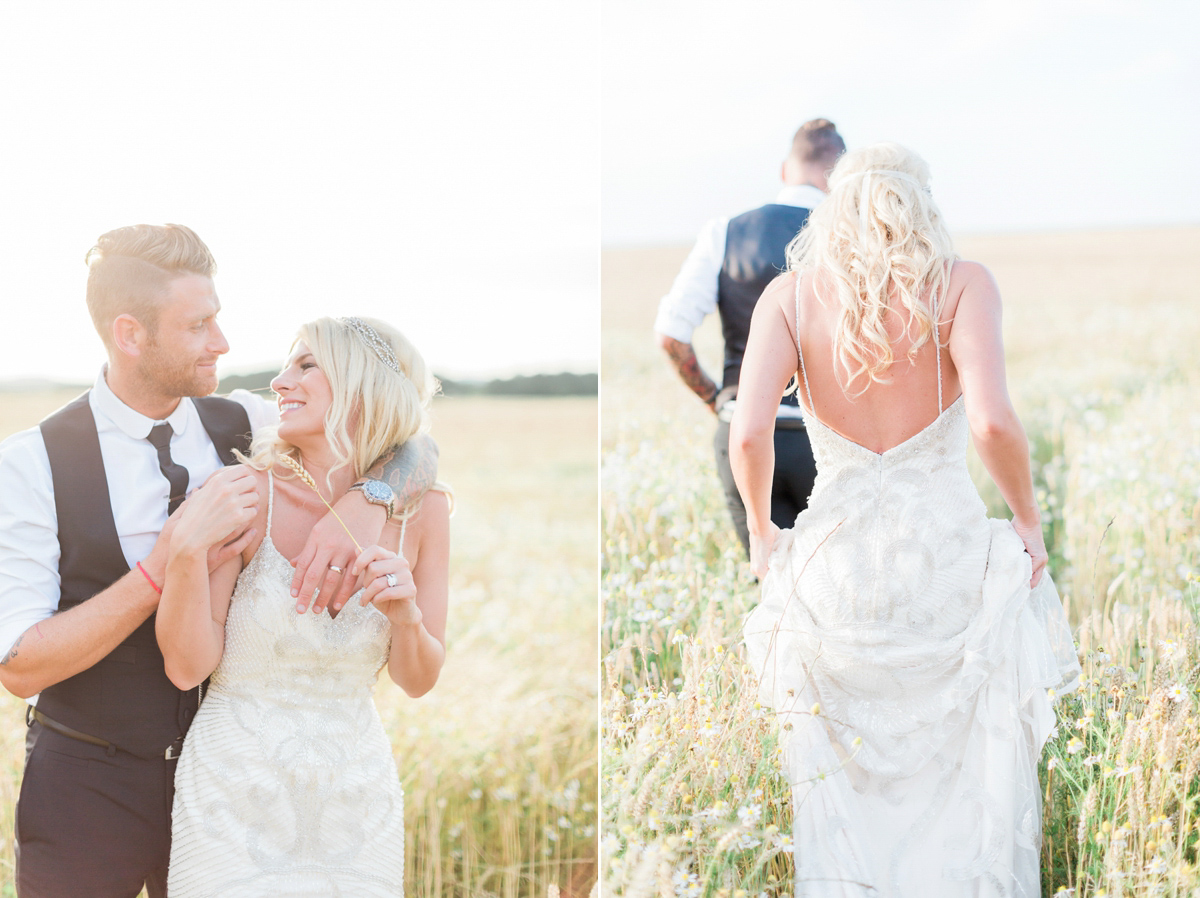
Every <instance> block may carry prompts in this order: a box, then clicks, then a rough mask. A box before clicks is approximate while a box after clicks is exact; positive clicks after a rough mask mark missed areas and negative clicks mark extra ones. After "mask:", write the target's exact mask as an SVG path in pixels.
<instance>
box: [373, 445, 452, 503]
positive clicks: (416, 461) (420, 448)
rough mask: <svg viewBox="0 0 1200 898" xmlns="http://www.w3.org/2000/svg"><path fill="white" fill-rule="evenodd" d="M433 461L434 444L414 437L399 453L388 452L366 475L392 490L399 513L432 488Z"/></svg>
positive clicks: (434, 473)
mask: <svg viewBox="0 0 1200 898" xmlns="http://www.w3.org/2000/svg"><path fill="white" fill-rule="evenodd" d="M437 462H438V451H437V444H436V443H435V442H434V441H433V440H432V439H430V438H429V437H428V436H423V435H421V436H416V437H413V438H412V439H411V440H409V441H408V442H407V443H405V444H404V445H403V446H401V447H400V449H399V451H397V450H396V449H389V450H388V451H387V452H386V453H385V454H384V455H383V456H382V457H381V458H380V459H379V461H377V462H376V463H375V466H374V467H372V468H371V470H370V472H369V476H371V477H373V478H374V479H376V480H382V481H384V482H385V483H386V484H387V485H388V486H390V487H391V488H392V492H394V493H395V494H396V510H397V511H399V510H400V509H401V508H403V507H404V506H406V505H408V504H409V503H410V502H411V501H412V500H413V499H415V498H417V497H418V496H421V495H422V494H424V492H425V491H426V490H427V489H429V488H430V487H431V486H433V484H434V481H435V480H437Z"/></svg>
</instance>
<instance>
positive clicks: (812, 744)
mask: <svg viewBox="0 0 1200 898" xmlns="http://www.w3.org/2000/svg"><path fill="white" fill-rule="evenodd" d="M799 302H800V294H799V279H797V294H796V308H797V335H799V333H800V329H799ZM933 339H934V344H935V352H936V354H937V376H938V391H937V393H938V414H937V417H936V418H935V419H934V420H933V422H932V423H930V424H929V425H928V426H927V427H925V428H924V429H923V430H922V431H920V432H919V433H917V434H916V435H914V436H913V437H911V438H909V439H907V440H905V441H904V442H902V443H900V444H899V445H897V446H895V447H893V448H891V449H888V450H886V451H884V452H881V453H877V452H873V451H871V450H869V449H867V448H865V447H863V446H860V445H858V444H857V443H854V442H853V441H851V440H849V439H847V438H846V437H843V436H841V435H839V434H838V433H836V432H835V431H833V430H832V429H830V428H829V427H827V426H826V425H825V424H823V423H822V422H821V421H820V419H819V418H818V417H817V410H816V407H815V406H814V405H813V401H812V391H811V390H810V389H809V385H808V374H807V372H806V371H805V369H804V353H803V350H801V351H800V353H799V359H798V361H799V373H800V377H801V379H802V381H803V383H804V389H805V392H806V393H807V394H808V409H807V410H805V413H804V417H805V420H806V422H807V426H808V433H809V437H810V439H811V442H812V447H813V453H814V455H815V457H816V462H817V479H816V483H815V485H814V488H813V493H812V497H811V498H810V499H809V504H808V508H807V509H805V510H804V511H802V512H801V513H800V514H799V515H798V516H797V518H796V522H795V525H794V527H793V528H792V529H790V530H784V531H782V532H781V533H780V535H779V537H778V540H777V541H776V543H775V546H774V548H773V551H772V553H771V557H770V563H769V570H768V573H767V575H766V576H765V577H764V579H763V582H762V600H761V603H760V604H759V605H758V606H757V607H756V608H755V609H754V610H753V611H752V612H751V613H750V615H749V616H748V618H747V620H746V623H745V627H744V637H745V642H746V648H747V654H748V658H749V661H750V664H751V666H752V668H753V670H754V672H755V674H756V675H757V677H758V680H759V688H760V692H761V698H762V700H763V702H764V703H765V704H768V705H770V706H771V707H772V708H773V709H774V710H775V712H776V714H777V715H778V718H779V722H780V724H781V726H782V730H781V737H780V738H781V741H782V743H783V746H784V753H783V757H784V766H785V774H786V776H787V778H788V780H789V782H790V783H791V786H792V795H793V805H794V811H795V814H794V827H793V844H794V857H795V867H796V894H797V895H798V896H813V898H816V896H820V898H863V896H868V895H869V896H888V898H934V896H997V898H999V896H1005V898H1011V896H1020V898H1037V896H1039V895H1040V894H1041V887H1040V874H1039V855H1040V832H1041V803H1040V791H1039V788H1038V781H1037V760H1038V756H1039V755H1040V753H1041V749H1042V746H1043V745H1044V743H1045V741H1046V738H1047V736H1048V734H1049V732H1050V730H1051V729H1052V727H1053V726H1054V712H1053V709H1052V707H1051V700H1050V698H1049V697H1048V695H1047V692H1046V690H1047V689H1048V688H1049V689H1054V690H1056V691H1057V692H1058V693H1060V694H1061V693H1063V692H1066V691H1069V690H1071V689H1074V688H1077V686H1078V681H1079V675H1080V669H1079V662H1078V659H1077V657H1076V653H1075V647H1074V643H1073V642H1072V639H1071V633H1070V629H1069V626H1068V624H1067V620H1066V615H1065V614H1064V612H1063V609H1062V604H1061V602H1060V601H1059V597H1058V593H1057V592H1056V590H1055V588H1054V584H1053V582H1052V580H1051V578H1050V575H1049V573H1048V572H1046V573H1044V574H1043V576H1042V579H1041V581H1040V582H1039V584H1038V586H1037V587H1035V588H1033V589H1030V586H1029V580H1030V572H1031V562H1030V558H1029V555H1028V554H1027V553H1026V552H1025V548H1024V544H1023V543H1022V541H1021V539H1020V537H1019V536H1018V535H1017V533H1016V531H1015V530H1014V529H1013V527H1012V525H1011V524H1010V523H1009V522H1008V521H1002V520H992V519H989V518H988V517H987V515H986V512H985V508H984V504H983V501H982V500H981V499H980V497H979V494H978V492H977V491H976V489H975V486H974V484H973V483H972V481H971V478H970V475H969V473H968V470H967V463H966V451H967V434H968V432H967V419H966V412H965V410H964V406H963V399H962V397H961V396H960V397H959V398H958V399H957V400H956V401H955V402H953V403H951V405H950V406H949V407H948V408H945V409H943V407H942V383H941V380H942V371H941V352H942V347H941V345H940V343H939V341H938V332H937V324H936V321H935V323H934V332H933ZM797 344H799V340H797Z"/></svg>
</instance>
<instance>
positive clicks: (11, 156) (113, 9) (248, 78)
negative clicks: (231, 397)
mask: <svg viewBox="0 0 1200 898" xmlns="http://www.w3.org/2000/svg"><path fill="white" fill-rule="evenodd" d="M598 22H599V9H598V6H597V5H596V4H588V3H562V2H557V0H506V2H504V3H495V2H491V0H474V2H462V0H459V2H454V3H417V2H403V3H401V2H347V0H340V2H337V3H333V2H317V3H314V2H307V0H286V2H283V0H256V2H252V3H247V2H241V0H238V2H217V0H206V2H180V3H161V2H131V0H105V2H103V3H78V2H67V0H39V2H37V3H4V4H3V5H0V84H3V85H4V89H3V90H2V91H0V122H2V123H3V129H4V135H5V138H4V149H3V154H2V158H3V164H2V165H0V325H2V326H0V334H3V337H4V341H3V344H2V346H3V350H2V351H0V380H3V379H8V378H13V377H25V376H41V377H53V378H57V379H61V380H81V381H84V382H86V381H90V380H91V379H92V378H93V377H94V376H95V373H96V371H97V370H98V368H99V364H100V362H101V361H102V359H103V350H102V347H101V344H100V342H99V338H98V337H97V336H96V334H95V332H94V331H93V330H92V327H91V323H90V319H89V318H88V316H87V312H86V308H85V305H84V284H85V281H86V276H87V270H86V268H85V266H84V264H83V257H84V253H85V252H86V251H87V250H88V248H89V247H91V246H92V244H93V243H94V242H95V239H96V237H98V236H99V235H100V234H101V233H103V232H105V231H107V230H110V229H112V228H115V227H119V226H122V225H127V224H135V223H138V222H151V223H162V222H179V223H182V224H186V225H189V226H191V227H192V228H194V229H195V230H196V231H197V232H198V233H199V234H200V236H201V237H202V238H203V239H204V240H205V242H206V243H208V245H209V247H210V248H211V249H212V250H213V253H214V254H215V255H216V258H217V262H218V265H219V271H218V274H217V278H216V284H217V291H218V293H219V295H220V297H221V301H222V303H223V306H224V309H223V311H222V313H221V322H222V325H223V327H224V329H225V332H226V335H227V336H228V337H229V340H230V343H231V344H232V351H231V352H230V353H229V354H228V355H227V356H226V357H225V359H226V364H225V365H224V370H225V371H242V370H254V369H257V368H262V367H268V366H271V365H274V364H276V363H277V362H279V361H280V360H282V358H283V357H284V356H285V355H286V354H287V350H288V346H289V344H290V342H291V339H292V335H293V334H294V332H295V329H296V327H297V325H299V324H300V323H302V322H304V321H307V320H310V319H312V318H315V317H318V316H320V315H352V314H362V315H372V316H377V317H380V318H383V319H386V320H388V321H390V322H392V323H394V324H396V325H397V326H398V327H400V328H401V329H402V330H404V331H405V332H406V333H407V334H408V336H409V337H410V338H412V339H413V341H414V342H415V343H416V345H417V346H418V347H419V348H420V349H421V350H422V352H423V353H424V355H425V356H426V358H427V359H428V360H429V361H430V363H431V364H432V366H433V368H434V370H435V371H437V372H438V373H439V374H442V375H446V376H476V377H483V376H492V375H508V374H512V373H531V372H537V371H557V370H563V369H570V370H576V371H594V370H596V368H597V364H598V356H599V353H598V345H599V344H598V341H599V334H598V326H599V312H598V284H599V260H598V254H597V246H598V235H599V184H598V171H599V90H600V85H599V74H598V68H599V66H598V59H599V38H598Z"/></svg>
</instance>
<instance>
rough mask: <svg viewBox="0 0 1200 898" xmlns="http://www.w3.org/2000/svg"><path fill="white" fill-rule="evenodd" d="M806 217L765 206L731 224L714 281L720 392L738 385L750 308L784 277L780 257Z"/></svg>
mask: <svg viewBox="0 0 1200 898" xmlns="http://www.w3.org/2000/svg"><path fill="white" fill-rule="evenodd" d="M808 212H809V210H808V209H802V208H799V207H797V206H784V205H780V204H778V203H770V204H768V205H766V206H760V207H759V208H757V209H752V210H750V211H749V212H746V213H743V214H742V215H739V216H738V217H737V218H733V219H730V222H729V227H728V229H727V230H726V232H725V259H724V261H723V262H722V264H721V273H720V276H719V277H718V279H717V309H718V310H719V311H720V313H721V331H722V333H723V335H724V337H725V374H724V378H723V383H722V386H724V387H732V386H734V385H735V384H737V382H738V376H739V375H740V374H741V370H742V356H743V355H745V353H746V338H747V337H748V336H749V335H750V317H751V316H752V315H753V314H754V306H755V304H756V303H757V302H758V298H759V296H761V295H762V292H763V290H765V289H766V287H767V284H769V283H771V281H772V280H773V279H774V278H775V277H777V276H778V275H779V274H780V273H781V272H782V271H783V269H784V266H785V265H786V263H787V260H786V259H785V258H784V251H785V250H786V249H787V245H788V244H789V243H791V242H792V238H793V237H795V236H796V234H797V233H798V232H799V231H800V229H801V228H802V227H804V223H805V222H806V221H808ZM791 401H792V402H793V403H794V402H795V399H794V398H793V399H791Z"/></svg>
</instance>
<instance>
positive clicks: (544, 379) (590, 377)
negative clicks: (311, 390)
mask: <svg viewBox="0 0 1200 898" xmlns="http://www.w3.org/2000/svg"><path fill="white" fill-rule="evenodd" d="M274 376H275V372H273V371H259V372H256V373H254V374H228V375H225V376H224V377H222V378H221V387H220V390H221V392H222V393H228V392H229V391H230V390H239V389H241V390H264V389H266V388H268V387H269V386H270V385H271V378H273V377H274ZM438 380H440V381H441V383H442V395H443V396H595V395H597V389H598V381H599V379H598V377H597V376H596V375H595V374H572V373H571V372H569V371H563V372H561V373H559V374H521V375H517V376H516V377H508V378H496V379H493V380H489V381H471V380H450V379H449V378H446V377H439V378H438Z"/></svg>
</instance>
